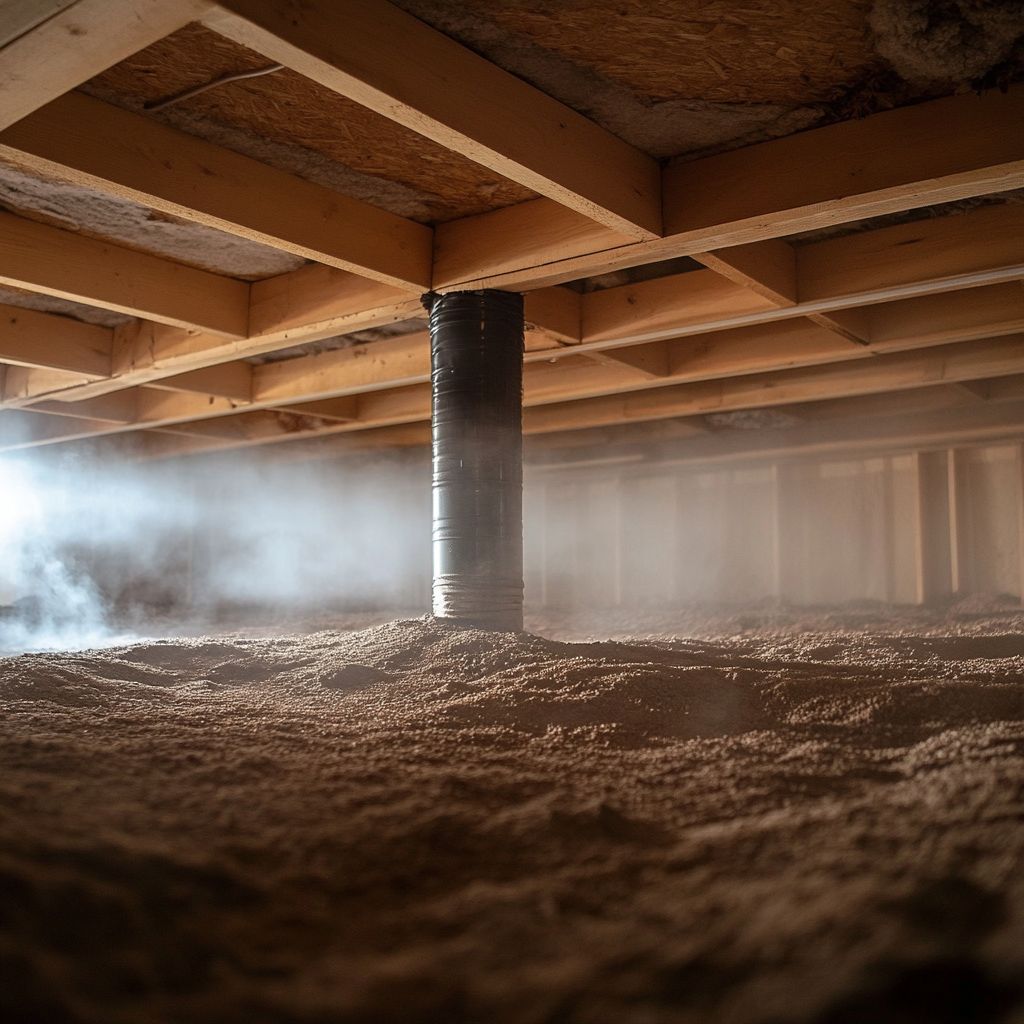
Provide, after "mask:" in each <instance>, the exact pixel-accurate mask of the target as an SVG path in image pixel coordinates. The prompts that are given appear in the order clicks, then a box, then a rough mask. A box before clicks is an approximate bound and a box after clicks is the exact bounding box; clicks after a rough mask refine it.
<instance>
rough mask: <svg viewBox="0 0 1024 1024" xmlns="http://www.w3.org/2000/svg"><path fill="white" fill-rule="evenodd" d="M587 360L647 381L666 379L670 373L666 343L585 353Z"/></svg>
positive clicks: (668, 346)
mask: <svg viewBox="0 0 1024 1024" xmlns="http://www.w3.org/2000/svg"><path fill="white" fill-rule="evenodd" d="M585 354H586V357H587V358H588V359H591V360H593V361H594V362H595V363H599V364H601V365H602V366H611V367H614V368H616V369H618V370H622V369H625V370H627V371H629V372H633V373H636V374H639V375H640V376H641V377H644V378H646V379H648V380H656V379H658V378H662V377H667V376H668V375H669V374H670V373H671V372H672V362H671V348H670V343H669V342H668V341H652V342H650V343H649V344H647V345H630V346H629V347H628V348H606V349H600V350H599V351H596V352H587V353H585Z"/></svg>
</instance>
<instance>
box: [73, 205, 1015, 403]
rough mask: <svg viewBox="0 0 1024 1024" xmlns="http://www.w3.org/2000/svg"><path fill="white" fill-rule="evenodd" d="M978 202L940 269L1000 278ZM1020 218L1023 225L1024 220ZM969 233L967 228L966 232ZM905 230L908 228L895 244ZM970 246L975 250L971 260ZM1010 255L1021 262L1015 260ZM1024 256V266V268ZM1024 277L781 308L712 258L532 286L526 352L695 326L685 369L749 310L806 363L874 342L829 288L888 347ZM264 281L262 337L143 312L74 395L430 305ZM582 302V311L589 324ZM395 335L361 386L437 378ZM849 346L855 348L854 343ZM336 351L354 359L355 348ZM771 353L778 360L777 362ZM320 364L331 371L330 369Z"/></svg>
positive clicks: (1005, 256)
mask: <svg viewBox="0 0 1024 1024" xmlns="http://www.w3.org/2000/svg"><path fill="white" fill-rule="evenodd" d="M972 216H973V214H963V215H958V216H957V217H955V218H949V220H955V221H957V222H958V226H957V228H956V229H951V228H950V227H949V226H948V225H945V224H941V223H940V222H929V224H930V225H931V224H936V225H937V226H936V227H934V228H931V227H930V228H929V231H930V232H931V234H930V235H929V237H930V238H931V239H932V240H933V242H934V241H935V240H936V239H937V238H938V237H939V236H940V235H941V237H942V238H943V239H944V242H943V245H942V246H933V248H932V254H933V255H932V258H931V259H930V260H929V261H928V268H927V271H928V272H934V273H941V274H944V275H946V274H948V272H950V271H955V270H956V268H957V267H958V266H965V267H971V268H974V270H975V271H978V272H980V273H981V274H982V275H983V277H982V279H983V280H987V279H988V275H989V273H990V272H991V270H992V269H993V266H994V261H992V260H989V261H988V263H986V264H983V265H979V262H978V257H977V253H976V248H975V243H973V242H970V241H969V239H970V238H973V237H974V235H975V229H974V227H973V225H972V223H971V218H972ZM987 227H988V229H989V233H990V235H991V236H992V238H993V242H994V246H995V248H996V249H997V250H998V252H999V256H998V259H1000V260H1013V259H1014V258H1015V257H1016V256H1017V255H1018V253H1017V251H1016V249H1015V248H1014V246H1018V247H1019V245H1020V241H1019V238H1018V237H1017V236H1016V235H1015V234H1013V233H1012V232H1011V233H1010V235H1008V234H1007V233H1006V232H1005V231H1002V232H1001V231H1000V230H999V229H998V226H997V225H996V224H993V223H991V222H989V223H988V224H987ZM1010 227H1011V228H1012V227H1013V222H1011V224H1010ZM884 230H886V231H888V230H889V229H884ZM963 231H966V232H967V235H966V236H965V235H964V234H962V232H963ZM1011 236H1012V237H1011ZM857 237H858V238H859V237H860V236H857ZM965 238H967V239H968V241H964V240H965ZM844 241H845V240H844ZM897 242H898V239H897V240H896V241H894V242H893V244H897ZM961 242H963V243H964V244H961ZM860 244H862V243H860V242H859V241H858V245H860ZM885 251H887V250H884V251H883V252H885ZM938 252H941V259H940V258H939V257H937V256H936V255H935V254H936V253H938ZM834 255H835V253H834ZM839 255H841V253H839ZM880 258H881V257H880ZM957 259H960V260H961V261H962V263H959V264H958V263H957V262H956V261H957ZM1011 266H1012V267H1017V265H1016V264H1012V265H1011ZM1020 270H1021V268H1019V267H1018V268H1017V272H1019V271H1020ZM902 273H903V284H902V285H901V289H902V291H901V292H900V294H904V293H907V292H909V293H911V294H913V293H914V291H923V292H925V293H928V292H929V291H930V290H931V288H932V287H933V282H932V281H931V279H929V278H928V277H927V276H924V274H922V273H920V272H919V273H918V274H917V276H916V278H915V276H914V272H913V270H912V269H909V270H904V271H902ZM945 279H947V278H944V280H945ZM972 280H973V279H972V278H970V276H969V274H957V275H956V282H957V283H958V284H961V285H962V284H965V283H969V282H970V281H972ZM832 284H833V287H834V288H835V290H842V288H843V284H842V278H841V277H838V278H835V279H834V280H833V282H832ZM1015 289H1019V285H1018V284H1014V283H1004V284H1000V285H990V286H987V287H978V288H975V289H973V290H971V291H966V290H965V291H961V292H956V293H952V294H950V295H948V296H947V295H931V296H930V297H928V298H922V299H920V300H915V299H901V300H899V301H891V302H886V303H883V304H877V305H873V306H870V307H867V308H863V309H862V308H850V307H845V306H843V305H842V304H843V303H847V302H849V301H850V295H849V294H846V295H842V296H840V297H839V298H836V299H834V300H828V299H822V300H818V301H817V302H816V303H815V304H814V305H812V306H806V305H797V306H791V307H786V308H779V307H777V306H775V305H774V304H773V303H772V302H771V301H770V300H767V299H764V298H762V297H761V296H759V295H756V294H754V293H753V292H752V291H750V290H749V289H746V288H743V287H742V286H740V285H736V284H734V283H732V282H731V281H728V280H726V279H724V278H723V277H721V276H720V275H718V274H716V273H714V272H712V271H710V270H702V271H694V272H692V273H687V274H679V275H674V276H671V277H666V278H661V279H657V280H653V281H646V282H641V283H638V284H632V285H625V286H622V287H619V288H612V289H608V290H606V291H603V292H594V293H591V294H588V295H582V296H581V295H578V294H577V293H575V292H572V291H569V290H568V289H561V288H558V289H555V288H553V289H542V290H539V291H536V292H531V293H528V295H527V299H526V309H527V316H528V318H530V319H532V320H533V322H534V323H535V325H536V326H537V327H538V328H539V329H540V331H541V332H542V336H538V341H539V342H540V344H538V345H537V346H531V350H530V351H528V352H527V360H528V361H530V360H533V359H546V358H550V357H551V347H552V346H556V351H557V346H558V345H571V344H572V343H573V341H574V340H575V339H578V338H579V337H580V335H582V340H578V341H576V344H575V345H574V347H573V351H574V352H580V353H583V352H587V353H591V354H593V353H594V352H599V351H601V350H609V349H614V350H615V352H618V351H619V350H620V349H621V347H622V346H623V345H624V344H632V343H634V342H645V341H646V339H648V338H651V337H652V336H653V337H654V338H656V339H661V338H668V339H672V338H675V339H678V338H680V337H692V338H693V339H694V343H693V345H692V346H680V345H678V344H675V343H673V344H672V345H671V346H670V348H669V354H670V358H671V360H672V366H671V367H670V373H669V376H671V375H674V374H675V373H677V372H679V371H680V368H681V365H682V364H680V362H679V359H680V358H682V359H683V360H684V361H692V359H693V358H701V353H702V352H704V353H706V352H708V351H709V346H710V347H711V350H713V351H717V350H716V349H715V347H714V343H713V336H714V334H716V333H718V332H720V331H722V330H728V329H729V325H730V324H737V323H738V324H742V325H747V324H751V325H754V324H758V323H761V324H763V325H764V329H762V330H755V329H753V327H750V328H747V327H744V328H743V330H745V331H749V333H747V334H744V333H739V334H733V330H735V329H733V330H729V336H730V337H731V338H732V339H733V341H732V342H731V341H730V338H727V337H723V343H724V344H726V345H729V344H732V343H737V344H738V343H739V340H740V339H744V338H745V339H747V343H748V344H747V352H748V354H749V357H750V362H751V363H758V358H759V356H761V357H764V358H761V359H760V363H759V364H758V366H757V368H758V369H769V368H772V367H773V366H774V367H776V368H782V367H785V366H788V365H807V362H808V361H810V362H820V361H823V359H842V358H857V357H859V356H860V355H863V354H865V353H866V351H867V350H869V349H872V348H873V346H871V345H869V346H864V345H850V344H849V343H848V342H846V343H842V342H843V339H844V334H843V333H842V332H838V331H836V329H835V325H830V326H829V331H830V333H831V335H832V342H831V343H830V342H829V341H828V339H827V336H826V335H825V334H824V333H823V332H822V331H821V330H818V329H809V328H808V327H807V324H806V320H804V319H803V318H802V317H801V314H802V315H803V317H807V318H808V319H810V318H818V315H817V314H815V313H814V312H813V311H814V310H815V309H820V308H821V307H822V306H826V307H827V306H828V305H829V302H830V301H831V302H834V303H838V304H840V308H839V309H838V310H835V311H833V312H832V313H831V314H830V316H831V317H832V318H834V319H840V318H841V322H842V323H843V324H844V325H847V324H849V325H852V326H853V327H855V328H856V329H857V331H858V332H859V333H860V334H862V335H867V337H868V338H877V339H878V350H879V351H888V350H894V349H897V348H903V347H916V346H921V345H928V344H935V343H939V342H943V341H953V340H964V339H966V338H970V337H988V336H991V335H993V334H997V333H1006V332H1008V331H1016V330H1019V329H1020V327H1019V322H1020V321H1019V316H1020V313H1019V301H1018V299H1017V296H1018V295H1019V294H1020V292H1019V290H1015ZM887 294H888V292H887ZM252 295H253V306H252V323H253V334H252V336H251V337H250V338H249V339H246V340H244V341H227V342H225V341H224V340H223V339H221V338H216V337H212V336H209V335H205V334H202V333H199V332H188V331H183V330H177V329H173V328H167V327H162V326H160V325H154V324H150V323H146V322H139V323H136V324H132V325H130V326H128V327H126V328H121V329H119V330H118V331H117V332H116V339H117V345H116V346H115V356H114V362H113V370H114V377H113V378H112V379H111V380H105V381H99V382H97V383H95V384H91V385H86V386H85V387H84V388H80V389H78V390H77V391H76V392H75V393H74V394H69V395H68V396H67V397H68V398H69V399H73V398H74V397H75V395H80V396H82V397H88V396H89V395H95V394H102V393H105V392H106V391H110V390H116V389H117V388H119V387H129V386H133V385H136V384H144V383H152V382H154V381H156V380H159V379H160V378H161V377H166V376H171V375H172V374H178V373H183V372H187V371H189V370H193V369H197V368H201V367H204V366H212V365H216V364H223V363H226V361H228V360H237V359H239V358H240V357H243V356H249V355H258V354H261V353H266V352H271V351H274V350H277V349H281V348H287V347H289V346H291V345H293V344H299V343H302V342H304V341H307V340H314V339H316V338H320V337H325V336H329V335H332V334H338V333H345V332H351V331H355V330H358V329H361V328H365V327H372V326H380V325H382V324H386V323H390V322H394V321H397V320H402V319H405V318H408V317H411V316H419V315H421V314H422V312H423V311H422V309H421V307H420V305H419V302H418V300H416V299H413V298H411V297H409V296H408V295H407V294H405V293H403V292H401V291H399V290H397V289H393V288H390V287H388V286H386V285H381V284H379V283H376V282H370V281H366V280H364V279H361V278H358V277H355V276H354V275H350V274H347V273H345V272H344V271H338V270H334V269H332V268H327V267H320V266H313V267H306V268H303V269H302V270H300V271H296V272H294V273H291V274H285V275H281V276H280V277H278V278H272V279H270V280H268V281H262V282H257V283H256V284H255V285H253V286H252ZM856 297H857V299H863V300H867V301H872V300H874V299H875V298H876V293H872V292H868V293H857V296H856ZM577 316H579V317H580V326H579V327H578V326H577ZM781 318H793V319H781ZM801 324H803V325H804V326H801ZM819 326H820V325H819ZM542 337H550V338H551V342H552V346H549V345H547V344H545V343H544V342H543V340H542ZM837 342H839V343H838V344H837ZM379 344H380V343H374V345H372V346H369V347H357V348H355V349H353V351H354V352H358V353H361V354H366V353H368V352H376V353H378V354H379V355H381V356H382V357H384V356H385V355H387V356H392V355H393V354H394V353H392V351H391V348H384V349H380V348H377V345H379ZM790 345H791V346H793V347H792V348H791V349H787V348H786V346H790ZM759 346H760V350H759ZM391 347H392V348H394V349H396V350H401V351H403V352H405V353H407V356H406V357H404V358H408V359H411V360H413V361H414V364H415V365H413V364H411V363H406V364H404V365H402V364H401V363H400V361H399V362H396V363H395V365H396V366H398V367H399V372H398V374H397V375H396V376H394V377H392V378H389V377H388V376H387V374H388V373H389V372H390V371H389V370H388V369H387V368H386V362H387V361H386V360H385V361H384V362H381V363H377V362H374V361H373V360H371V362H370V363H368V364H367V371H372V372H367V371H364V372H363V373H362V374H361V375H360V377H359V379H358V382H357V383H358V387H364V388H365V387H386V386H394V384H395V383H401V382H402V381H405V380H409V381H410V382H412V380H415V379H425V376H423V377H422V378H421V375H425V374H426V373H427V372H428V363H427V355H426V341H425V336H424V335H419V336H412V338H411V339H410V340H409V341H407V342H394V345H393V346H391ZM844 348H845V349H848V350H849V351H848V352H847V353H845V354H844V353H843V349H844ZM562 351H565V349H562ZM656 351H657V350H656V349H648V350H647V353H648V356H632V357H630V356H625V357H619V358H618V359H617V357H616V355H615V353H614V352H613V353H612V354H611V355H610V356H609V359H611V360H615V361H618V362H620V363H621V362H623V361H624V359H633V360H637V359H641V358H649V354H650V353H653V352H656ZM332 358H335V357H334V356H332ZM337 358H339V359H341V360H342V361H344V358H345V357H337ZM359 358H362V355H360V356H359ZM659 358H660V357H659ZM712 358H713V357H712ZM765 359H768V360H774V362H771V363H769V364H768V365H766V364H765ZM605 361H606V362H607V361H608V360H605ZM328 365H329V361H323V362H321V364H320V366H321V368H323V367H326V366H328ZM645 369H646V370H648V371H653V372H654V375H658V374H660V363H657V364H655V363H650V362H648V363H647V364H646V366H645ZM242 372H243V373H245V372H247V371H245V370H243V371H242ZM281 372H282V373H284V371H281ZM305 372H306V371H305V370H300V369H298V368H295V369H293V370H289V371H288V373H294V374H295V375H296V379H299V378H300V377H301V376H303V375H304V374H305ZM345 373H346V374H347V373H348V371H345ZM317 376H318V379H323V377H324V374H323V372H322V369H321V371H318V375H317ZM346 379H347V378H346ZM634 379H635V375H634ZM357 389H358V388H357ZM275 393H277V392H275ZM344 393H351V392H350V391H346V392H344ZM235 397H237V396H235ZM297 397H298V398H301V397H303V396H301V395H300V396H297ZM321 397H328V396H321ZM257 398H258V396H257Z"/></svg>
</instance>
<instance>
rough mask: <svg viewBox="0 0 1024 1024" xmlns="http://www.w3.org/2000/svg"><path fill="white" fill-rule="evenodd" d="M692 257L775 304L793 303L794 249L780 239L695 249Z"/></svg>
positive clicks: (795, 283)
mask: <svg viewBox="0 0 1024 1024" xmlns="http://www.w3.org/2000/svg"><path fill="white" fill-rule="evenodd" d="M693 258H694V259H695V260H697V261H698V262H699V263H703V264H704V266H705V267H707V268H708V269H709V270H714V271H715V272H716V273H718V274H721V275H722V276H723V277H725V278H728V279H729V280H730V281H732V282H733V283H734V284H738V285H741V286H742V287H744V288H749V289H750V290H751V291H752V292H754V293H756V294H757V295H760V296H762V298H765V299H768V300H769V301H771V302H773V303H774V304H775V305H776V306H793V305H796V302H797V277H796V250H795V249H794V248H793V246H792V245H790V244H789V242H786V241H783V240H782V239H781V238H769V239H766V240H765V241H763V242H749V243H747V244H746V245H734V246H732V247H731V248H729V249H719V250H718V251H717V252H697V253H694V254H693Z"/></svg>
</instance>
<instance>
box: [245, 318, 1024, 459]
mask: <svg viewBox="0 0 1024 1024" xmlns="http://www.w3.org/2000/svg"><path fill="white" fill-rule="evenodd" d="M944 348H945V351H944V350H941V349H940V350H930V351H928V352H922V353H918V352H903V353H896V354H893V355H888V356H880V357H878V358H877V359H871V360H860V361H856V362H855V363H853V364H851V365H850V366H825V367H815V368H813V369H809V370H795V371H787V372H785V373H775V374H759V375H755V376H750V377H742V378H737V379H735V380H724V381H711V382H703V383H698V384H687V385H680V386H675V387H669V388H660V389H656V390H649V391H642V392H635V393H632V394H628V395H615V396H612V397H608V398H596V399H585V398H584V399H577V400H566V401H561V402H550V403H547V402H546V399H547V395H545V402H546V404H541V405H534V404H532V403H533V402H534V401H535V396H534V395H533V394H531V389H528V390H527V394H526V404H527V406H528V408H527V409H526V410H525V412H524V431H525V432H526V433H527V434H534V433H550V432H554V431H562V430H581V429H588V428H591V427H601V426H612V425H615V424H621V423H639V422H644V421H650V420H658V419H668V418H674V417H677V416H695V415H701V414H705V413H709V412H724V411H729V410H735V409H745V408H757V407H765V406H778V405H788V404H790V403H791V402H794V401H798V402H803V403H811V404H812V405H816V404H817V403H818V402H821V401H823V400H824V402H825V404H829V401H830V400H835V399H840V398H849V397H854V396H860V395H872V396H875V395H884V394H890V395H892V394H894V393H897V392H908V391H913V389H927V390H929V391H934V390H935V384H936V382H941V383H948V382H949V381H950V380H954V379H958V378H959V379H969V375H970V374H978V375H981V376H986V375H991V374H993V373H1001V372H1006V371H1007V366H1008V365H1011V364H1014V365H1018V366H1019V363H1020V360H1021V358H1022V356H1024V337H1022V338H1020V339H1017V340H1015V341H1013V342H1007V340H1006V339H1001V340H998V341H995V342H992V343H988V344H986V345H985V346H978V345H977V344H975V345H961V346H945V347H944ZM912 405H913V403H912V402H905V401H904V399H903V398H902V397H901V398H900V400H899V401H898V402H892V403H890V409H889V410H887V411H889V412H890V413H891V414H897V413H898V411H899V410H900V409H902V408H904V407H905V406H912ZM806 407H807V406H806V405H804V406H801V407H800V408H801V409H803V408H806ZM357 408H358V417H357V419H356V420H355V421H353V422H340V423H334V424H331V425H329V426H325V427H322V428H313V429H310V430H301V429H295V424H293V423H290V424H287V425H286V426H282V427H281V428H280V429H278V430H277V431H276V432H274V431H271V433H270V435H268V436H261V437H260V438H259V439H252V438H250V439H249V440H248V441H247V442H245V443H252V444H255V443H271V442H275V441H289V440H298V439H300V438H303V437H311V436H326V435H329V434H335V433H339V432H348V431H352V430H360V431H361V430H376V429H378V428H380V427H382V426H385V425H387V426H394V425H399V424H413V423H425V422H426V421H427V420H428V419H429V415H430V392H429V388H427V387H424V386H418V387H412V388H400V389H396V390H392V391H378V392H373V393H371V394H364V395H360V396H359V398H358V403H357ZM988 408H990V407H985V409H988ZM1013 408H1014V409H1016V408H1018V406H1016V405H1014V406H1013ZM983 411H984V410H983ZM982 419H983V421H984V422H983V423H982V421H981V420H979V423H981V427H980V432H979V435H978V436H981V437H991V436H995V435H996V434H999V433H1005V431H1006V430H1007V420H1006V417H1005V416H1003V415H1001V414H999V413H998V412H994V413H993V415H992V416H990V417H983V418H982ZM949 420H950V413H949V412H948V410H945V409H944V410H943V411H942V412H940V413H938V414H937V420H936V424H937V428H936V429H940V428H941V427H942V424H944V423H948V422H949ZM863 422H864V423H865V424H866V425H868V426H870V427H874V425H875V424H878V423H884V422H885V417H884V416H882V417H879V416H878V415H867V416H865V417H864V418H863ZM993 423H997V424H998V429H996V430H995V432H993V425H992V424H993ZM1014 426H1015V427H1016V429H1017V432H1018V433H1020V431H1021V430H1022V429H1024V428H1022V427H1021V421H1019V419H1018V420H1017V421H1014V420H1013V417H1010V428H1011V429H1012V428H1013V427H1014ZM876 432H877V431H876ZM843 433H847V434H850V433H851V429H850V428H849V427H848V426H846V425H845V424H844V425H840V426H837V428H836V435H837V438H838V437H839V436H840V435H841V434H843ZM882 433H883V435H884V431H882ZM787 436H788V435H787ZM898 440H899V439H898V438H891V439H888V443H889V445H890V446H891V445H892V443H895V442H897V441H898ZM885 441H886V438H885V437H884V436H883V437H881V438H875V442H876V443H882V442H885ZM775 448H776V449H779V448H780V445H779V444H776V445H775ZM781 449H785V441H783V442H782V443H781ZM775 453H776V454H779V451H776V452H775Z"/></svg>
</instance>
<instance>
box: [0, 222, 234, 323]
mask: <svg viewBox="0 0 1024 1024" xmlns="http://www.w3.org/2000/svg"><path fill="white" fill-rule="evenodd" d="M0 283H3V284H6V285H11V286H14V287H16V288H22V289H25V290H28V291H34V292H40V293H42V294H45V295H54V296H57V297H59V298H63V299H71V300H72V301H75V302H82V303H87V304H88V305H91V306H97V307H99V308H101V309H109V310H113V311H115V312H117V313H127V314H129V315H130V316H141V317H145V318H146V319H148V320H154V321H156V322H158V323H162V324H167V325H170V326H175V327H185V328H199V329H201V330H204V331H209V332H211V333H213V334H218V335H221V336H223V337H228V338H244V337H245V336H246V335H247V334H248V330H249V326H248V321H249V286H248V285H247V284H246V283H245V282H243V281H236V280H234V279H233V278H229V277H222V276H221V275H219V274H211V273H210V272H209V271H206V270H197V269H196V268H195V267H187V266H185V265H184V264H182V263H174V262H172V261H170V260H166V259H161V258H160V257H158V256H150V255H148V254H147V253H142V252H136V251H134V250H132V249H127V248H125V247H123V246H118V245H113V244H111V243H108V242H100V241H97V240H95V239H93V238H87V237H86V236H85V235H80V234H77V233H75V232H73V231H65V230H62V229H61V228H55V227H50V226H49V225H46V224H37V223H35V222H34V221H30V220H25V219H23V218H21V217H15V216H13V215H12V214H9V213H0Z"/></svg>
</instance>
